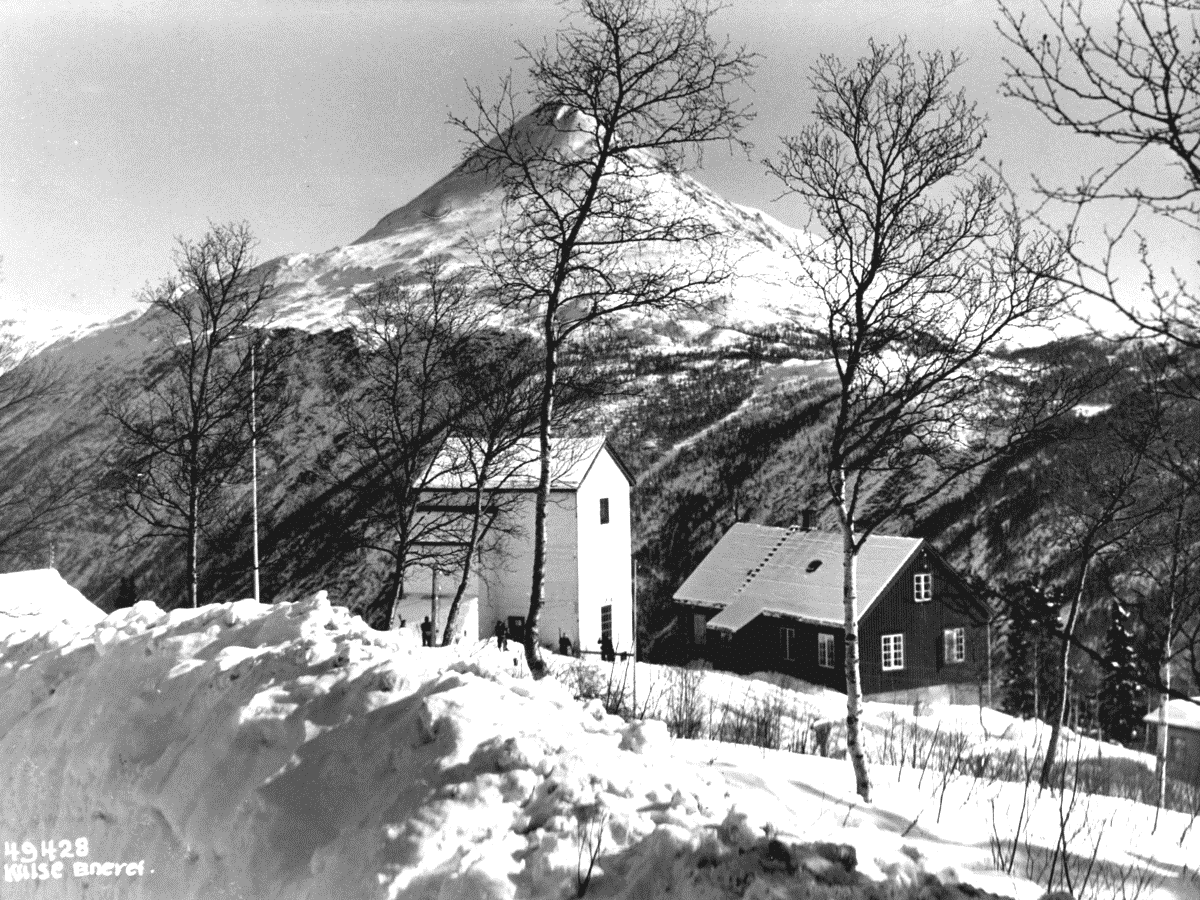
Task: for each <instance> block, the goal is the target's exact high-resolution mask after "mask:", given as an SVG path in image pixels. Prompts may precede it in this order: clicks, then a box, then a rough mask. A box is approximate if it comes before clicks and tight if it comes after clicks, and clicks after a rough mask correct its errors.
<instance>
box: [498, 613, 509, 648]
mask: <svg viewBox="0 0 1200 900" xmlns="http://www.w3.org/2000/svg"><path fill="white" fill-rule="evenodd" d="M496 649H498V650H501V651H503V650H507V649H508V626H507V625H505V624H504V620H503V619H497V620H496Z"/></svg>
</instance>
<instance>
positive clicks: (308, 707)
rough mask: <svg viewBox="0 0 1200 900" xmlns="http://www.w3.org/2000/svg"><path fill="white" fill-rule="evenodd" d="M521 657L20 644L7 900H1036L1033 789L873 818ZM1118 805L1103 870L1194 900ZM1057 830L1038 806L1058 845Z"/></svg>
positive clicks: (1169, 847)
mask: <svg viewBox="0 0 1200 900" xmlns="http://www.w3.org/2000/svg"><path fill="white" fill-rule="evenodd" d="M518 649H519V648H518ZM514 656H516V657H518V659H519V653H517V652H516V651H514V652H513V653H511V654H500V653H499V652H497V651H496V650H495V649H494V646H493V645H488V646H483V645H473V646H469V647H465V648H461V649H457V650H456V649H454V648H441V649H424V648H419V647H417V646H416V645H415V641H413V640H411V637H410V636H409V635H408V634H407V633H405V634H402V635H394V634H387V635H385V634H380V633H378V632H374V631H372V630H371V629H369V628H367V627H366V626H365V625H364V624H363V623H362V621H361V620H359V619H357V618H351V617H350V616H349V615H348V614H347V613H346V611H345V610H344V609H340V608H335V607H331V606H330V605H329V603H328V602H327V601H326V600H325V598H324V597H323V596H318V597H314V598H312V599H311V600H307V601H304V602H301V603H296V604H280V605H277V606H274V607H268V606H259V605H258V604H254V603H252V602H249V601H243V602H240V603H233V604H224V605H220V606H212V607H207V608H204V609H201V610H199V611H192V610H186V611H185V610H177V611H175V612H172V613H170V614H165V613H163V612H161V611H160V610H159V609H158V608H157V607H155V606H154V605H153V604H150V603H140V604H138V605H137V606H136V607H134V608H132V609H128V610H122V611H120V612H117V613H114V614H112V615H110V616H108V617H107V618H106V619H104V620H102V621H100V622H98V623H96V624H95V625H94V626H93V627H91V628H87V629H85V630H83V631H80V632H73V633H72V632H66V631H63V630H59V631H55V632H52V633H49V634H42V635H39V636H37V637H33V638H31V639H26V640H23V641H20V642H16V643H14V642H12V641H7V642H2V641H0V762H2V763H3V765H0V791H3V795H4V797H5V803H4V804H3V805H2V806H0V834H2V835H3V839H4V841H5V842H6V843H5V859H4V865H5V868H4V879H5V883H4V885H3V896H5V897H10V896H12V897H37V896H42V895H43V894H44V892H45V891H46V890H47V889H50V890H52V891H53V893H54V896H56V897H64V898H75V897H87V896H97V895H98V896H118V897H122V898H164V900H167V898H170V900H177V898H178V900H182V898H189V897H194V898H210V897H229V898H252V900H258V898H314V900H315V898H328V897H353V898H356V900H357V898H388V900H396V898H427V897H428V898H433V897H436V898H447V900H452V898H462V900H468V898H469V900H513V898H517V897H520V898H530V900H543V898H545V900H551V898H553V900H558V898H562V897H565V896H580V895H584V894H586V896H588V897H591V898H596V900H608V898H622V900H634V898H650V897H663V896H679V897H687V898H689V900H726V898H735V897H751V898H762V900H765V898H773V897H780V898H782V897H805V898H810V900H826V898H828V900H835V898H836V900H877V898H881V897H887V898H890V900H934V898H937V900H965V898H968V897H970V898H976V900H988V898H998V897H1016V898H1020V900H1036V898H1037V897H1039V896H1040V895H1041V890H1040V889H1039V888H1038V887H1037V886H1036V885H1034V884H1032V883H1030V882H1027V881H1024V880H1023V879H1020V878H1014V877H1009V876H1006V875H1000V874H998V873H996V872H994V871H992V870H991V865H990V853H989V849H988V847H989V845H988V828H989V827H990V824H989V823H991V822H992V821H993V820H992V819H991V818H989V813H988V810H989V808H992V807H991V804H992V802H993V801H995V802H997V803H999V804H1000V808H1001V809H1002V810H1004V809H1005V808H1006V806H1009V805H1012V804H1014V803H1019V802H1020V800H1021V793H1020V789H1019V786H1017V785H995V784H993V785H980V784H978V783H973V782H971V781H970V780H969V779H968V780H966V781H963V782H961V783H960V782H955V783H954V784H951V785H949V786H948V787H946V788H945V790H946V791H947V792H948V794H949V797H948V798H947V802H946V803H945V804H944V809H943V804H941V803H938V797H937V793H936V791H935V790H933V784H934V781H933V780H930V781H924V780H923V782H922V783H918V780H917V778H916V777H915V773H914V772H913V770H912V768H911V767H910V768H909V770H908V772H907V773H905V772H900V773H899V775H900V777H899V778H897V773H896V772H895V771H894V770H889V769H887V768H880V769H879V770H878V772H877V778H878V785H879V790H878V797H877V799H876V802H875V803H874V804H873V805H871V806H863V805H862V804H860V803H859V802H858V801H857V798H856V797H855V796H854V795H853V794H852V793H851V792H850V791H849V790H848V788H849V787H850V783H851V779H850V774H849V771H848V769H847V764H846V763H845V762H844V761H840V760H832V759H825V758H822V757H813V756H797V755H792V754H786V753H778V752H770V751H761V750H758V749H757V748H747V747H735V746H730V745H723V744H718V743H716V742H711V741H704V742H692V741H672V740H671V739H669V738H668V737H667V734H666V729H665V727H664V726H663V725H662V724H661V723H656V722H652V721H647V722H640V721H637V722H628V723H627V722H624V721H622V720H621V719H619V718H617V717H615V716H609V715H606V714H605V713H604V711H603V709H602V708H601V707H599V705H598V704H597V703H595V702H592V703H590V704H587V705H583V704H580V703H579V702H577V701H575V700H573V699H572V697H571V696H570V694H569V693H567V692H566V691H565V689H564V688H562V687H560V686H559V685H558V684H556V683H555V682H553V681H544V682H540V683H535V682H532V681H531V680H529V679H528V678H527V677H524V676H523V675H522V673H521V672H520V670H519V668H514V667H513V666H512V662H513V657H514ZM893 782H895V783H893ZM923 785H924V786H923ZM1014 789H1015V791H1014ZM1026 799H1027V798H1026ZM1109 806H1112V804H1108V805H1107V806H1105V805H1104V804H1099V805H1098V806H1096V810H1097V812H1098V813H1099V812H1101V811H1102V812H1103V813H1104V814H1105V815H1109V819H1108V820H1107V821H1109V822H1110V823H1116V824H1114V825H1113V831H1112V832H1111V834H1113V835H1122V836H1121V837H1115V838H1111V839H1110V840H1109V841H1108V842H1107V843H1103V844H1101V845H1100V846H1099V848H1098V849H1097V851H1096V858H1097V860H1098V862H1097V863H1095V864H1094V867H1095V866H1098V867H1099V870H1101V871H1109V870H1112V871H1116V870H1117V869H1118V868H1119V867H1120V866H1121V865H1123V864H1124V863H1125V861H1126V860H1127V859H1128V858H1133V857H1131V856H1130V854H1144V855H1146V856H1147V858H1150V859H1152V860H1153V863H1151V865H1153V866H1154V867H1155V872H1156V873H1157V872H1162V873H1165V874H1163V875H1162V876H1159V875H1157V874H1156V876H1155V880H1154V882H1153V883H1154V884H1155V886H1156V888H1157V890H1158V893H1156V894H1155V896H1156V897H1157V898H1159V900H1167V898H1174V897H1178V898H1183V897H1186V896H1188V894H1187V893H1186V891H1187V890H1188V889H1189V884H1191V883H1190V882H1188V881H1187V870H1186V867H1185V866H1184V865H1183V862H1184V861H1186V860H1187V859H1188V858H1189V854H1194V853H1195V852H1196V850H1197V849H1198V848H1197V847H1196V841H1197V836H1196V834H1195V833H1192V834H1191V835H1190V836H1185V837H1184V838H1183V839H1181V840H1180V842H1179V846H1175V839H1176V837H1177V836H1178V835H1179V834H1180V832H1181V830H1183V829H1184V828H1186V824H1187V823H1186V817H1185V816H1181V815H1180V814H1177V813H1167V814H1165V817H1164V820H1163V822H1162V824H1161V825H1160V830H1159V836H1158V837H1153V836H1151V835H1149V829H1148V828H1144V827H1142V830H1141V831H1140V832H1139V831H1136V830H1131V831H1130V832H1129V834H1128V837H1125V836H1124V832H1123V831H1121V830H1120V829H1124V828H1125V827H1127V826H1133V827H1141V826H1145V824H1146V822H1144V821H1143V820H1145V819H1146V817H1147V816H1148V815H1150V814H1152V810H1148V809H1145V808H1140V809H1138V808H1132V805H1128V804H1127V805H1124V806H1122V805H1119V804H1118V805H1117V806H1115V807H1114V808H1112V809H1109ZM1101 807H1103V810H1101ZM1058 812H1059V806H1058V804H1057V802H1056V801H1053V800H1052V799H1048V800H1047V801H1046V802H1044V803H1042V802H1040V801H1039V803H1038V805H1037V809H1036V810H1035V813H1034V815H1035V818H1036V825H1037V828H1038V829H1043V830H1044V829H1045V828H1048V827H1050V826H1051V825H1052V823H1053V822H1055V821H1056V819H1055V818H1054V816H1055V814H1057V813H1058ZM1002 814H1006V813H1002ZM1118 817H1119V819H1120V820H1119V821H1117V819H1118ZM1006 821H1007V820H1006ZM1101 831H1103V829H1101ZM1054 833H1055V832H1054V831H1053V828H1051V829H1050V831H1049V832H1046V834H1043V833H1042V831H1033V830H1031V831H1030V835H1031V836H1032V837H1033V838H1034V839H1035V840H1037V841H1044V840H1048V839H1052V837H1053V834H1054ZM1084 849H1085V850H1086V851H1087V852H1090V851H1091V846H1090V845H1089V846H1088V847H1087V848H1084ZM64 850H66V851H67V852H68V853H69V854H70V856H67V854H66V853H63V851H64ZM56 863H62V865H61V866H59V867H58V868H57V869H56V868H55V864H56ZM589 874H590V878H589ZM1174 875H1178V878H1174V877H1173V876H1174ZM42 880H45V881H57V882H59V883H58V884H55V885H53V887H52V888H51V887H49V886H47V885H43V884H42V883H41V881H42ZM971 886H973V887H971ZM1176 888H1178V890H1177V889H1176ZM1114 896H1115V895H1114Z"/></svg>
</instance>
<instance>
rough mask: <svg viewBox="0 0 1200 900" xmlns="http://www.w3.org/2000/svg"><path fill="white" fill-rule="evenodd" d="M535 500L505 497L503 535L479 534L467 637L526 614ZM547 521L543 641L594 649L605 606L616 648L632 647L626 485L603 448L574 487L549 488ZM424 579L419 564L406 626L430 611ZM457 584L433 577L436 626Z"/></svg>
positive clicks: (520, 495)
mask: <svg viewBox="0 0 1200 900" xmlns="http://www.w3.org/2000/svg"><path fill="white" fill-rule="evenodd" d="M445 496H446V495H442V497H443V498H444V497H445ZM602 497H606V498H608V502H609V521H608V523H607V524H601V522H600V499H601V498H602ZM534 499H535V498H534V494H533V492H532V491H521V492H513V493H511V494H506V495H505V502H506V505H507V507H508V508H507V509H506V510H505V512H504V513H503V526H504V527H503V531H504V532H505V533H501V530H499V529H498V530H496V531H494V532H492V533H491V534H489V535H488V536H487V537H486V538H485V540H484V545H483V546H482V547H481V549H480V551H479V554H478V561H477V563H476V565H475V567H474V569H475V576H474V577H473V578H472V583H471V585H470V586H469V588H468V591H467V594H466V596H467V597H468V598H469V597H478V601H479V602H478V613H477V618H475V619H474V621H473V622H472V629H471V631H469V632H468V635H471V636H473V635H475V634H476V633H477V634H478V637H480V638H488V637H491V635H492V633H493V628H494V626H495V623H496V620H497V619H502V620H505V621H507V620H508V617H509V616H521V617H523V618H524V617H526V616H528V614H529V591H530V584H531V580H532V574H533V516H534ZM546 524H547V540H548V544H549V546H548V548H547V559H546V605H545V607H543V609H542V620H541V639H542V643H543V644H544V645H546V646H549V647H552V648H555V649H557V647H558V639H559V636H560V635H564V634H565V635H566V636H567V637H569V638H570V639H571V643H572V644H573V645H574V646H576V647H581V648H582V649H583V650H586V651H591V652H599V650H600V611H601V608H602V607H603V606H606V605H611V606H612V607H613V646H614V649H616V650H617V652H624V651H629V650H632V649H633V627H632V602H633V597H632V586H631V583H630V546H631V543H630V508H629V482H628V481H627V480H626V478H625V476H624V474H623V473H622V471H621V469H620V467H619V466H618V465H617V464H616V462H615V460H614V459H613V457H612V456H611V455H610V454H609V452H608V451H607V450H606V449H602V450H600V451H599V453H598V454H597V456H596V458H595V460H594V462H593V463H592V465H591V468H590V469H589V470H588V473H587V477H586V478H585V479H584V480H583V482H582V483H581V484H580V485H579V486H578V489H577V490H574V491H571V490H555V491H551V493H550V505H549V507H548V509H547V522H546ZM430 581H431V576H430V572H429V570H427V569H419V568H418V569H415V570H414V571H413V573H412V575H411V576H410V578H409V579H408V584H407V585H406V588H407V593H408V594H409V601H408V603H406V604H405V612H406V613H411V615H407V616H405V617H406V618H407V619H408V620H409V623H410V625H411V624H412V623H413V622H420V621H421V619H422V618H424V617H425V616H426V615H428V614H429V606H430V604H429V598H430ZM456 586H457V576H453V575H442V576H441V577H440V578H439V585H438V588H439V589H438V593H439V596H440V598H441V603H440V612H441V615H440V618H441V620H442V621H441V623H439V624H444V622H445V613H446V610H447V608H448V606H449V602H450V598H451V597H452V596H453V592H454V589H455V587H456ZM403 614H404V613H402V615H403ZM476 622H477V624H475V623H476ZM439 633H440V632H439Z"/></svg>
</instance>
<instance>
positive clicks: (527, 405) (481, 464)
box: [443, 334, 541, 644]
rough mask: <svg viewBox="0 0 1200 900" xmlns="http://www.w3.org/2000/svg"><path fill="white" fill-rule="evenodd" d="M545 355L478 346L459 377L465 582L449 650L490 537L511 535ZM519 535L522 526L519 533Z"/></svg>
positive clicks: (489, 340) (451, 616)
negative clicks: (516, 486)
mask: <svg viewBox="0 0 1200 900" xmlns="http://www.w3.org/2000/svg"><path fill="white" fill-rule="evenodd" d="M539 356H540V354H538V352H537V348H536V347H535V346H533V345H532V343H531V342H530V341H528V340H527V339H522V338H521V337H520V336H515V337H507V338H506V337H505V336H503V335H499V334H492V335H489V336H486V337H485V338H484V339H482V340H480V341H477V342H476V343H475V346H473V347H472V348H471V350H470V351H469V352H468V353H467V354H466V358H465V359H464V360H463V365H462V366H461V369H460V372H459V374H458V378H459V382H460V384H461V387H460V391H461V392H462V396H463V416H462V419H461V420H460V421H459V422H458V423H457V424H456V426H455V429H454V433H455V436H456V441H457V444H458V447H459V450H460V456H461V460H462V461H461V465H460V466H459V470H460V474H459V475H458V476H457V477H456V480H457V481H458V482H459V483H461V484H462V486H463V488H464V491H463V492H462V493H463V495H464V499H465V500H466V505H465V509H464V512H465V519H464V521H463V522H461V523H458V525H457V530H458V531H460V532H462V533H463V541H462V544H461V546H460V548H459V552H458V553H457V554H456V556H458V560H457V566H458V573H459V579H458V583H457V585H456V587H455V591H454V597H453V598H452V599H451V601H450V608H449V609H448V611H447V613H446V628H445V633H444V637H443V643H447V644H448V643H450V641H451V640H452V639H453V636H454V635H455V634H457V633H458V631H459V629H460V628H461V614H460V613H461V608H462V600H463V597H464V596H465V594H466V591H467V586H468V584H469V583H470V580H471V572H472V570H473V564H474V559H475V555H476V553H477V551H478V549H479V548H480V546H481V545H482V543H483V542H484V541H485V540H487V539H488V538H489V537H491V538H495V537H497V536H498V535H497V534H496V532H495V529H498V530H499V531H501V532H508V531H510V530H511V528H510V527H509V523H507V522H506V521H505V517H506V514H507V513H510V512H511V511H512V507H513V506H514V503H513V502H512V501H513V499H514V495H513V494H512V492H511V491H510V490H509V488H510V486H511V484H512V481H513V478H514V477H515V476H516V475H517V474H518V472H519V471H520V470H521V469H522V468H523V463H524V462H525V457H524V456H522V455H520V453H519V451H520V449H521V448H522V447H523V446H525V445H526V444H527V442H528V441H529V439H530V438H533V437H535V436H536V435H537V422H538V410H539V401H540V393H541V392H540V390H539V383H538V375H539V369H540V359H539ZM516 527H519V525H516Z"/></svg>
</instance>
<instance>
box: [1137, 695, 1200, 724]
mask: <svg viewBox="0 0 1200 900" xmlns="http://www.w3.org/2000/svg"><path fill="white" fill-rule="evenodd" d="M1161 712H1162V707H1161V706H1156V707H1155V708H1154V709H1152V710H1151V711H1150V712H1148V713H1146V715H1145V716H1144V717H1143V718H1142V721H1143V722H1147V723H1149V724H1151V725H1158V724H1159V722H1160V720H1159V715H1160V713H1161ZM1167 725H1168V726H1169V727H1171V728H1189V729H1192V730H1194V731H1200V697H1193V698H1192V699H1190V700H1183V699H1175V700H1169V701H1167Z"/></svg>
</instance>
